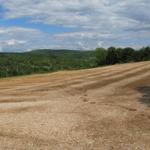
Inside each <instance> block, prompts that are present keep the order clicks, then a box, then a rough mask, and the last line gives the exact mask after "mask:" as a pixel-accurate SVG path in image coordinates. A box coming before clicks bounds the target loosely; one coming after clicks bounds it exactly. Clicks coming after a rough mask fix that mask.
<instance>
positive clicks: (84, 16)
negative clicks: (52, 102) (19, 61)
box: [0, 0, 150, 51]
mask: <svg viewBox="0 0 150 150" xmlns="http://www.w3.org/2000/svg"><path fill="white" fill-rule="evenodd" d="M149 45H150V0H0V51H29V50H31V49H37V48H53V49H60V48H61V49H64V48H67V49H83V50H85V49H95V48H96V47H101V46H102V47H109V46H117V47H125V46H131V47H135V48H139V47H142V46H149Z"/></svg>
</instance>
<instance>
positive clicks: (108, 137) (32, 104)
mask: <svg viewBox="0 0 150 150" xmlns="http://www.w3.org/2000/svg"><path fill="white" fill-rule="evenodd" d="M0 149H1V150H32V149H33V150H41V149H42V150H149V149H150V62H149V61H147V62H140V63H131V64H123V65H114V66H107V67H103V68H96V69H88V70H80V71H62V72H57V73H52V74H44V75H33V76H24V77H15V78H7V79H1V80H0Z"/></svg>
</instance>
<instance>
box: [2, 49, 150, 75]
mask: <svg viewBox="0 0 150 150" xmlns="http://www.w3.org/2000/svg"><path fill="white" fill-rule="evenodd" d="M148 60H150V47H143V48H141V49H139V50H135V49H133V48H130V47H127V48H115V47H109V48H108V49H105V48H96V50H91V51H79V50H50V49H40V50H33V51H30V52H24V53H0V77H1V78H3V77H11V76H19V75H29V74H37V73H49V72H55V71H60V70H77V69H87V68H94V67H100V66H106V65H114V64H118V63H129V62H139V61H148Z"/></svg>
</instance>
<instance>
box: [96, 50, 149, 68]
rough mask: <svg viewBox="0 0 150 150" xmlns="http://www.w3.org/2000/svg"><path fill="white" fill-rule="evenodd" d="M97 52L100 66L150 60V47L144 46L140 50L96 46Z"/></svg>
mask: <svg viewBox="0 0 150 150" xmlns="http://www.w3.org/2000/svg"><path fill="white" fill-rule="evenodd" d="M95 54H96V62H97V65H98V66H103V65H113V64H117V63H128V62H139V61H147V60H150V47H143V48H141V49H139V50H135V49H133V48H130V47H127V48H115V47H109V48H108V49H105V48H96V50H95Z"/></svg>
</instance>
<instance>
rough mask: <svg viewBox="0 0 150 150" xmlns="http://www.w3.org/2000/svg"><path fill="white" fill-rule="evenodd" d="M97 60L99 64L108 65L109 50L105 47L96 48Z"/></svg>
mask: <svg viewBox="0 0 150 150" xmlns="http://www.w3.org/2000/svg"><path fill="white" fill-rule="evenodd" d="M95 54H96V61H97V64H98V65H106V58H107V51H106V50H105V49H104V48H96V50H95Z"/></svg>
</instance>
